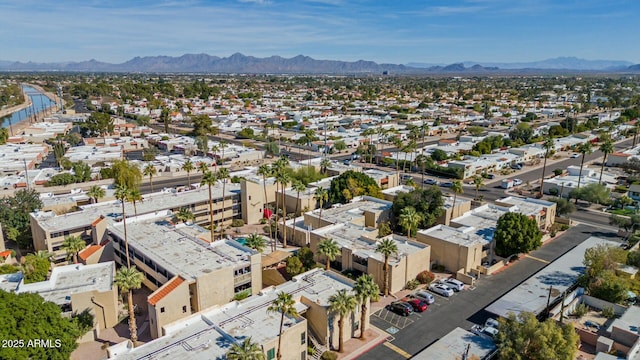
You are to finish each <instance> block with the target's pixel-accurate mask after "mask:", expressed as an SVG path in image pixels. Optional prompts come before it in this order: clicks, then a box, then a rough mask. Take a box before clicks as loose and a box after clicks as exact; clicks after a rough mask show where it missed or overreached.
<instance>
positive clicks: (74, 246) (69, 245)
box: [62, 236, 87, 264]
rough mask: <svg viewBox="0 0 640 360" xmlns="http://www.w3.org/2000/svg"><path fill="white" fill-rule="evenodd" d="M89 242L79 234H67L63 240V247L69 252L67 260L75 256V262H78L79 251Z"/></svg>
mask: <svg viewBox="0 0 640 360" xmlns="http://www.w3.org/2000/svg"><path fill="white" fill-rule="evenodd" d="M86 246H87V244H86V243H85V242H84V240H82V239H81V238H80V237H79V236H67V237H66V238H64V241H63V242H62V249H63V250H64V251H66V252H67V260H68V259H71V258H73V263H74V264H77V263H78V253H79V252H80V251H82V249H84V248H85V247H86Z"/></svg>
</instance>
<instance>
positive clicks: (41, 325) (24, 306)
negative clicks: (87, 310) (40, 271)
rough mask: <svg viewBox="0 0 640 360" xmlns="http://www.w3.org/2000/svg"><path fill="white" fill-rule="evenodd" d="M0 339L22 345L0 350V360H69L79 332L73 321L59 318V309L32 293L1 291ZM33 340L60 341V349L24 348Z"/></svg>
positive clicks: (57, 347) (52, 347) (43, 347)
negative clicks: (0, 316) (0, 318)
mask: <svg viewBox="0 0 640 360" xmlns="http://www.w3.org/2000/svg"><path fill="white" fill-rule="evenodd" d="M0 313H1V314H2V321H1V323H2V326H0V338H2V339H12V340H14V341H15V340H17V341H23V342H24V344H25V346H15V347H5V346H3V347H2V348H0V358H2V359H52V360H64V359H69V357H70V356H71V352H72V351H73V350H75V349H76V348H77V347H78V344H77V343H76V340H77V338H78V337H80V335H82V332H81V331H80V327H79V325H78V323H77V321H76V319H70V318H67V317H63V316H62V311H61V310H60V307H59V306H58V305H56V304H54V303H52V302H48V301H44V299H43V298H42V297H41V296H40V295H38V294H33V293H22V294H15V293H10V292H5V291H2V290H0ZM33 339H52V340H59V342H60V346H51V347H48V346H26V344H27V343H28V342H29V341H30V340H33Z"/></svg>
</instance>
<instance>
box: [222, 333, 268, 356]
mask: <svg viewBox="0 0 640 360" xmlns="http://www.w3.org/2000/svg"><path fill="white" fill-rule="evenodd" d="M227 359H228V360H264V359H265V357H264V352H262V348H261V347H260V345H259V344H257V343H254V342H252V341H251V337H248V338H246V339H244V340H243V341H242V343H237V342H235V343H233V345H231V348H229V351H227Z"/></svg>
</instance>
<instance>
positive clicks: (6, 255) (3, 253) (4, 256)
mask: <svg viewBox="0 0 640 360" xmlns="http://www.w3.org/2000/svg"><path fill="white" fill-rule="evenodd" d="M9 255H11V250H5V251H3V252H0V257H3V258H8V257H9Z"/></svg>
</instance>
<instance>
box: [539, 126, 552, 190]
mask: <svg viewBox="0 0 640 360" xmlns="http://www.w3.org/2000/svg"><path fill="white" fill-rule="evenodd" d="M542 147H543V148H544V150H545V152H544V163H543V164H542V176H541V177H540V197H542V192H543V191H544V173H545V171H546V170H547V158H548V157H549V153H550V152H551V149H553V147H554V143H553V139H552V138H547V139H546V140H545V141H544V143H542Z"/></svg>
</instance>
